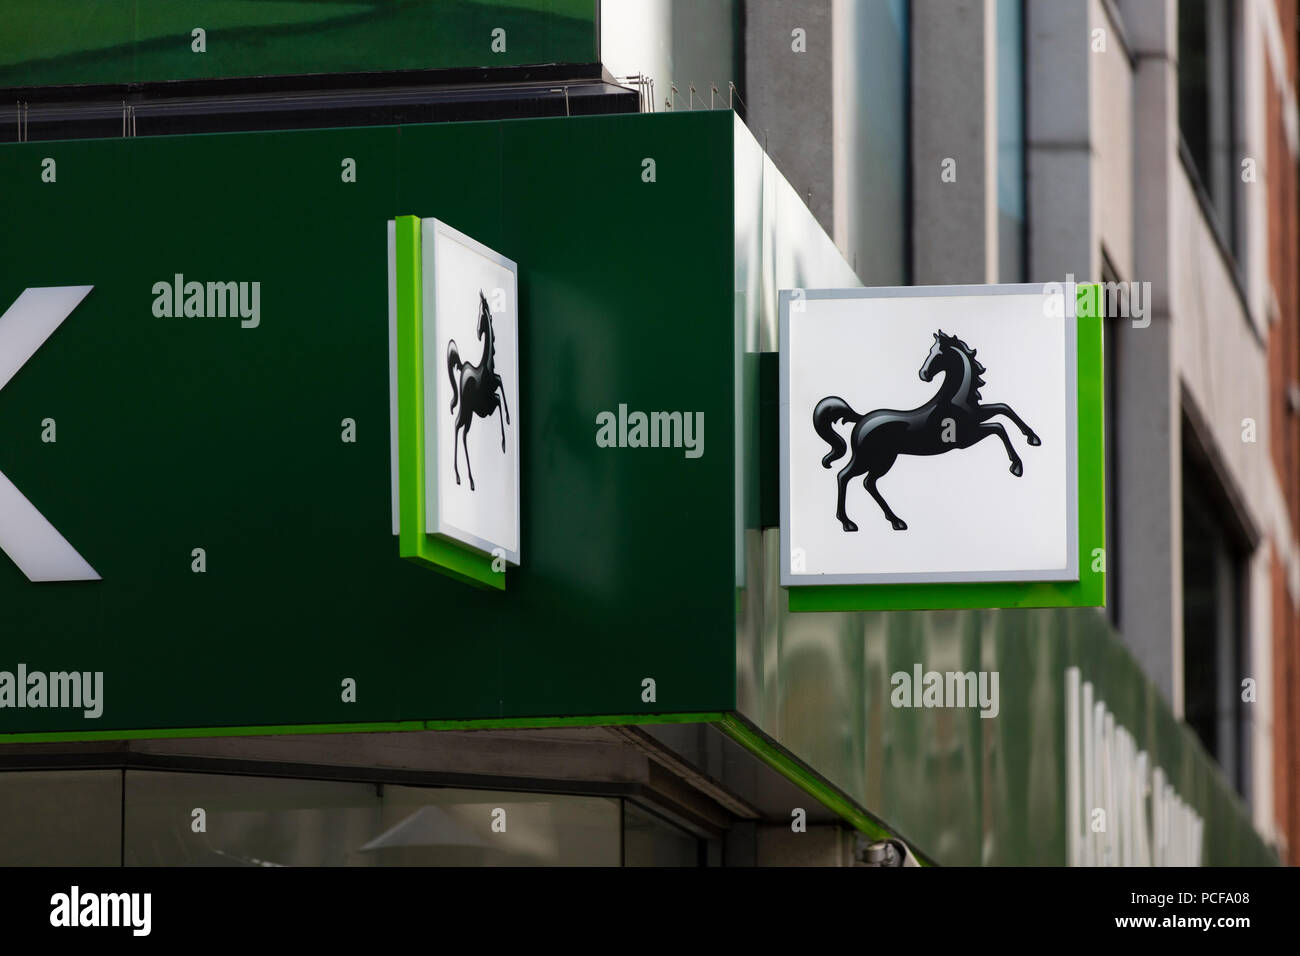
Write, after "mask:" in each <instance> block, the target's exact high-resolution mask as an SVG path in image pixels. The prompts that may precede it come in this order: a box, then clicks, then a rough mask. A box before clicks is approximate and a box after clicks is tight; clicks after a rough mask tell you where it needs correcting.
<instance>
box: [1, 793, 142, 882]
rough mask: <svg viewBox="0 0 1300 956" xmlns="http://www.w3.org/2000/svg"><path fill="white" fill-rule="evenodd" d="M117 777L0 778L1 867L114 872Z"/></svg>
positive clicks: (118, 850)
mask: <svg viewBox="0 0 1300 956" xmlns="http://www.w3.org/2000/svg"><path fill="white" fill-rule="evenodd" d="M121 862H122V771H120V770H50V771H45V770H21V771H14V772H12V773H11V772H5V773H0V866H118V865H119V864H120V863H121Z"/></svg>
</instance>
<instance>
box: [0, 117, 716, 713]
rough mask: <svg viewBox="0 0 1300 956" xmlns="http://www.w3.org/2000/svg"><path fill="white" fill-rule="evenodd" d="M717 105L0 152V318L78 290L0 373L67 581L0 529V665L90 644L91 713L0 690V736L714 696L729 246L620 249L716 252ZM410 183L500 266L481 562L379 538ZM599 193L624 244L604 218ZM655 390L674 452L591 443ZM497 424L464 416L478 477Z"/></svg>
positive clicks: (678, 705)
mask: <svg viewBox="0 0 1300 956" xmlns="http://www.w3.org/2000/svg"><path fill="white" fill-rule="evenodd" d="M732 122H733V120H732V117H731V115H730V114H728V113H723V112H718V113H713V114H707V113H697V114H694V115H673V116H635V115H634V116H619V117H606V118H593V119H578V120H564V119H560V120H537V121H534V120H527V121H509V122H493V123H472V124H455V125H430V126H415V127H402V128H400V129H398V128H370V129H358V130H332V131H310V132H294V133H275V134H260V133H259V134H235V135H219V136H191V137H176V138H166V139H164V138H156V139H155V138H149V139H131V140H117V141H79V142H66V143H33V144H19V145H10V146H6V147H4V148H3V149H0V183H2V184H3V188H0V218H3V221H4V222H5V225H6V228H5V231H4V246H3V250H2V252H3V254H2V255H0V262H2V263H3V266H2V267H0V270H2V271H0V312H3V313H4V318H3V319H0V327H7V326H8V325H10V324H11V322H13V320H14V319H15V315H16V313H15V314H11V312H10V311H6V310H11V309H12V306H13V305H14V304H15V303H19V304H21V303H22V302H23V301H26V300H25V298H24V297H26V298H27V299H30V298H31V296H32V295H33V294H32V293H29V292H28V290H40V289H49V288H55V289H66V288H67V287H86V286H89V287H91V288H90V291H89V292H87V293H85V295H84V298H82V299H81V300H80V302H79V303H77V304H75V306H73V307H71V308H69V309H67V314H66V317H64V318H63V319H62V321H61V322H60V323H58V325H57V327H56V328H54V329H53V330H52V331H50V333H49V334H48V336H47V337H46V338H45V340H44V341H43V343H42V344H40V345H39V346H38V347H36V348H34V349H33V350H32V352H31V357H30V359H28V360H27V361H26V362H25V363H24V364H23V365H22V367H21V368H19V369H18V370H17V371H16V373H15V374H13V376H12V378H11V380H10V381H8V383H7V384H5V385H4V386H3V388H0V473H3V474H4V475H5V476H6V479H7V480H8V481H9V482H10V483H12V485H13V487H14V488H15V489H17V491H19V492H21V494H22V496H24V498H25V499H26V500H27V501H28V502H29V504H30V506H31V508H32V509H33V510H34V511H35V512H38V513H39V514H40V515H41V516H43V517H44V519H45V520H46V521H47V522H48V524H49V525H50V527H51V528H53V529H57V530H56V533H57V534H58V535H59V536H60V537H61V538H62V540H64V541H65V542H66V543H67V545H68V548H69V549H70V550H72V551H73V552H74V553H75V554H76V555H79V556H80V557H81V558H82V559H83V560H84V562H85V564H86V565H88V566H89V568H91V569H93V572H94V574H96V575H98V578H99V579H98V580H67V579H66V578H65V579H60V580H55V581H48V580H47V581H43V582H39V583H38V582H34V581H33V580H31V579H30V578H29V576H28V575H27V574H25V573H24V571H23V569H22V568H21V567H20V565H19V564H18V563H15V561H16V558H17V555H11V557H9V558H5V557H0V605H3V607H4V608H5V612H4V624H3V627H4V640H3V642H2V643H0V671H3V672H8V673H10V674H13V675H17V673H18V667H19V665H22V666H23V667H24V668H25V669H26V673H27V674H29V675H33V674H37V673H39V674H43V675H54V674H60V673H62V674H71V673H76V674H81V675H83V676H84V675H92V676H91V677H90V678H88V679H87V680H88V681H89V682H90V684H91V685H93V683H94V677H93V675H95V674H101V675H102V694H101V700H100V712H99V713H98V714H97V715H96V716H94V717H85V716H83V713H82V712H83V710H86V709H87V708H85V707H80V708H78V707H73V706H63V705H64V704H69V703H70V697H71V691H70V690H69V691H68V692H67V693H66V694H61V695H60V696H59V697H58V699H57V700H56V699H55V698H54V697H53V695H51V694H50V693H48V692H47V693H46V694H45V695H43V699H42V700H37V699H35V698H30V697H29V698H24V705H25V704H26V703H28V702H29V701H30V703H32V704H33V705H34V706H30V707H29V706H18V705H17V702H16V699H15V700H14V701H13V702H12V703H11V704H10V705H5V703H4V697H3V686H0V733H14V732H49V731H60V732H75V733H89V732H111V731H115V730H125V729H135V730H140V729H149V728H198V727H222V726H226V727H229V726H243V725H259V726H260V725H274V726H290V725H303V724H309V723H311V724H315V723H350V724H352V723H370V722H378V723H389V724H392V723H396V722H404V721H436V720H444V719H461V720H464V719H496V718H512V717H519V718H524V717H538V716H580V715H609V714H616V715H619V714H656V713H686V712H696V711H705V710H707V711H719V710H727V709H731V707H732V706H733V704H734V695H735V615H736V609H735V580H734V564H735V562H734V546H735V544H734V543H735V528H734V515H735V509H734V507H733V505H732V501H733V495H734V494H735V480H734V471H735V469H734V461H735V459H734V442H733V441H732V437H731V436H732V435H733V419H734V415H735V402H734V395H735V390H734V382H733V367H734V365H735V362H734V350H735V347H736V341H735V335H734V320H733V306H732V301H733V287H732V283H733V272H732V261H731V257H730V256H729V255H727V254H725V252H724V254H723V255H719V256H681V257H678V256H673V257H671V261H670V260H669V259H668V258H664V259H663V260H657V259H656V258H655V255H657V253H656V254H652V255H649V256H647V254H645V250H664V251H666V250H670V249H673V248H676V247H677V246H678V244H679V243H680V241H681V238H682V236H683V235H690V236H692V237H693V241H695V242H698V243H699V244H701V246H702V247H706V248H715V249H721V250H730V249H731V247H732V242H733V216H732V202H733V199H732V179H731V176H732V173H731V168H730V167H729V165H728V164H727V163H725V162H723V163H718V162H715V161H714V160H713V157H715V156H716V155H724V156H725V155H729V154H730V151H731V142H732V134H733V129H732ZM647 157H650V158H653V159H654V160H655V165H656V169H657V176H655V177H654V178H653V179H649V180H648V178H647V177H646V176H645V167H644V166H643V160H644V159H645V158H647ZM348 160H351V161H353V163H354V164H355V170H356V176H355V182H353V181H351V179H352V177H351V176H350V175H348V176H344V175H343V171H344V170H345V168H351V166H352V164H353V163H348V162H345V161H348ZM411 212H416V213H418V214H419V215H422V216H431V217H432V216H436V217H437V218H438V219H439V220H440V221H442V222H445V223H447V224H449V225H451V226H453V227H455V228H456V229H458V230H460V231H461V232H463V233H464V234H466V235H468V236H473V237H474V238H475V239H476V240H478V241H479V242H482V243H483V244H484V245H486V246H488V247H490V248H491V249H493V250H496V251H498V252H499V253H500V254H501V255H503V256H506V257H508V258H509V259H510V260H512V261H513V262H515V263H517V264H518V296H519V314H520V315H521V316H523V317H524V319H525V320H524V321H523V322H521V323H520V328H519V354H520V360H519V374H518V382H517V383H512V387H514V388H517V389H518V408H516V407H514V404H513V401H512V402H511V406H510V408H509V411H510V414H511V416H512V419H511V422H510V424H509V425H506V426H505V431H506V433H507V435H509V433H510V431H511V430H513V429H515V428H518V430H519V435H518V438H519V442H520V455H519V462H520V471H519V498H520V520H521V529H520V538H521V540H522V541H523V542H524V551H523V558H522V560H521V563H520V565H519V566H518V567H514V566H511V567H510V568H509V570H508V573H507V578H508V587H507V589H506V590H505V591H501V590H498V589H495V588H491V589H478V588H473V587H469V586H467V585H466V584H465V583H463V582H461V581H458V580H454V579H452V578H450V577H447V576H444V575H441V574H435V573H430V571H428V570H427V569H425V568H423V567H420V566H419V565H417V564H415V563H413V562H411V561H409V560H404V559H403V558H402V556H401V553H400V550H401V547H400V543H399V539H398V538H397V537H394V534H393V527H392V487H393V483H392V482H393V474H392V466H391V457H390V453H391V443H390V366H389V357H390V353H389V322H388V312H387V288H388V275H387V255H386V230H387V227H388V223H389V221H390V220H392V219H394V218H395V217H398V216H402V215H406V214H409V213H411ZM629 223H636V224H637V230H638V231H639V234H640V235H641V237H642V242H643V250H642V254H629V252H628V250H627V249H626V247H625V245H624V244H623V243H621V242H614V241H611V239H610V237H617V236H621V235H624V234H625V233H626V231H627V227H628V224H629ZM656 261H659V263H660V264H659V265H658V266H656V265H655V264H654V263H655V262H656ZM665 270H666V271H665ZM67 304H68V303H66V302H65V303H64V305H67ZM471 318H472V317H471ZM494 321H499V318H497V317H495V315H494ZM15 327H17V326H15ZM478 341H479V340H476V338H475V336H474V334H473V332H472V331H471V332H469V333H467V334H465V335H460V334H459V333H458V345H459V347H460V351H461V357H462V359H463V360H464V361H466V362H471V363H474V362H478V361H480V358H479V355H480V352H479V344H476V343H477V342H478ZM497 354H498V357H499V358H500V357H501V349H500V347H498V353H497ZM445 364H446V363H445V359H443V360H442V367H441V368H440V369H439V370H438V374H439V375H442V376H445V375H446V367H445ZM657 410H665V411H669V412H673V411H678V412H682V413H683V414H686V413H689V414H690V416H691V421H692V422H695V421H699V422H701V423H702V428H701V429H700V433H699V434H695V430H694V429H693V432H692V442H693V444H694V448H685V447H671V442H670V444H669V446H668V447H665V446H663V445H659V446H658V447H655V445H653V444H652V443H650V442H649V441H648V440H646V441H637V440H635V438H636V429H635V428H634V427H631V428H629V429H628V430H627V433H626V435H625V436H624V437H625V438H626V441H624V442H623V443H622V444H616V447H607V446H608V442H607V441H604V440H602V428H601V422H603V421H605V420H606V418H607V417H609V416H612V417H613V418H614V419H617V418H618V417H619V416H620V414H622V415H623V416H624V417H625V418H627V419H632V418H635V417H636V416H637V413H638V412H641V413H651V414H652V413H653V412H655V411H657ZM441 412H444V413H446V412H447V410H446V409H445V408H443V409H441ZM448 414H449V413H448ZM637 420H640V419H639V418H637ZM647 420H648V419H647ZM450 421H451V419H450V418H449V419H448V422H450ZM503 424H504V423H503V422H500V423H499V422H498V421H497V420H496V419H495V418H493V419H485V418H479V419H478V421H477V424H475V425H474V429H473V431H472V433H471V435H470V452H471V454H472V455H474V458H473V461H472V467H473V470H474V471H473V473H474V476H475V478H476V479H479V482H480V489H481V488H482V487H483V485H482V483H483V481H485V480H486V476H487V473H488V470H489V468H490V466H491V461H490V459H489V458H488V457H487V455H488V453H489V452H490V451H493V450H495V452H496V454H498V455H499V454H500V450H499V444H498V445H495V446H494V445H493V442H492V441H491V440H490V439H496V440H497V441H498V442H499V440H500V435H501V430H502V428H501V426H502V425H503ZM604 431H606V432H607V431H608V429H605V430H604ZM606 437H608V436H606ZM479 438H483V439H489V440H486V441H484V442H483V447H482V448H480V447H478V446H476V444H475V442H476V441H477V440H478V439H479ZM463 453H464V452H463V448H462V455H463ZM465 465H466V462H465V460H464V458H463V457H462V458H461V459H460V462H459V467H460V468H461V469H462V472H463V471H464V469H465ZM18 517H21V516H18ZM15 520H16V515H15V513H14V512H12V511H8V510H7V511H6V512H5V513H3V514H0V525H3V530H0V540H6V541H7V540H9V537H10V536H11V535H12V527H11V526H12V525H13V523H14V522H15ZM647 680H649V681H652V682H653V684H652V685H647V684H646V683H645V682H646V681H647ZM348 682H352V683H350V684H349V683H348ZM650 688H653V689H652V690H651V689H650ZM65 689H66V687H65ZM54 703H57V704H59V705H60V706H52V704H54Z"/></svg>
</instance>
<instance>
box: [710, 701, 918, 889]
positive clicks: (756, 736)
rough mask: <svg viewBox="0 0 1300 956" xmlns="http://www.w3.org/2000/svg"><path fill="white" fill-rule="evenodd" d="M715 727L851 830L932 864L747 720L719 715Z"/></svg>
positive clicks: (728, 715) (912, 845)
mask: <svg viewBox="0 0 1300 956" xmlns="http://www.w3.org/2000/svg"><path fill="white" fill-rule="evenodd" d="M716 726H717V727H718V729H719V730H721V731H722V732H723V733H725V734H726V735H727V736H728V737H730V738H731V739H732V740H734V741H736V743H738V744H740V745H741V746H742V747H744V748H745V749H746V750H748V751H749V752H750V753H751V754H753V755H754V756H755V757H757V758H758V759H760V760H762V761H763V763H765V764H767V765H768V766H769V767H771V768H772V769H773V770H775V771H776V772H777V773H779V774H781V775H782V776H783V777H785V778H786V779H787V780H789V781H790V782H791V783H793V784H794V785H795V786H796V787H798V788H799V789H800V790H802V791H804V792H805V793H807V794H808V795H809V796H811V797H813V798H814V799H816V800H817V801H819V802H820V803H821V804H823V805H824V806H825V807H826V808H827V809H829V810H831V811H833V812H834V813H837V814H839V816H840V817H842V818H843V819H844V820H845V821H846V822H847V823H849V824H851V825H852V826H853V828H854V829H856V830H858V831H860V832H862V833H864V834H866V835H867V836H868V837H870V838H871V839H873V840H885V839H890V838H892V839H897V840H902V841H903V842H904V843H906V844H907V847H908V849H909V850H911V851H912V854H913V855H914V856H915V857H916V859H917V862H918V863H920V864H921V865H922V866H933V865H934V864H933V861H932V860H930V859H929V857H927V856H925V855H924V854H923V853H922V852H921V851H920V850H919V849H918V848H917V847H916V845H915V844H914V843H912V841H911V840H907V839H904V838H903V837H901V836H898V835H897V834H895V833H891V832H890V831H889V830H888V829H886V828H885V827H884V825H882V824H881V823H880V821H878V820H877V819H876V818H875V817H873V816H871V814H869V813H867V812H866V811H865V810H863V809H862V808H861V807H859V806H858V805H857V803H855V802H854V801H853V799H852V798H850V797H848V796H846V795H845V794H844V793H842V792H841V791H840V790H839V788H837V787H836V786H835V785H834V784H831V783H829V782H828V781H826V780H824V779H823V778H822V777H821V776H819V775H818V774H817V773H815V772H814V771H812V770H809V769H808V768H807V767H806V766H805V765H804V764H803V763H802V762H801V761H800V760H799V759H798V758H796V757H793V756H791V755H790V754H789V753H787V752H786V751H785V750H783V749H782V748H780V747H778V746H777V745H775V744H773V743H772V742H771V741H769V740H768V739H767V737H766V736H764V735H763V734H762V733H761V732H759V731H758V730H756V729H755V728H754V727H753V726H751V725H750V724H749V723H748V722H747V721H745V720H742V719H741V718H739V717H737V716H736V715H735V714H723V715H722V718H721V719H720V720H718V721H716Z"/></svg>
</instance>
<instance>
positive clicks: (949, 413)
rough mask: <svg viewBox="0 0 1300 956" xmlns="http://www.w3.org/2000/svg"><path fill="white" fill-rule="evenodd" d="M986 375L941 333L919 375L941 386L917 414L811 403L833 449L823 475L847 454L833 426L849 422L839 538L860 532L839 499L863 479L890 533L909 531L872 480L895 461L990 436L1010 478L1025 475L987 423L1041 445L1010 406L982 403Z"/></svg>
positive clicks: (835, 400) (968, 352)
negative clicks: (1006, 422)
mask: <svg viewBox="0 0 1300 956" xmlns="http://www.w3.org/2000/svg"><path fill="white" fill-rule="evenodd" d="M984 370H985V369H984V366H983V365H981V364H980V363H979V362H978V361H977V360H976V358H975V350H974V349H973V348H971V347H970V346H969V345H967V344H966V343H965V342H963V341H962V340H961V339H959V338H957V336H955V335H945V334H944V333H943V330H942V329H940V330H939V331H938V332H936V333H934V346H933V347H932V348H931V349H930V354H929V355H927V356H926V359H925V363H924V364H923V365H922V366H921V369H920V372H919V375H920V376H921V381H923V382H929V381H932V380H933V379H934V377H935V376H936V375H938V374H939V373H940V372H942V373H944V378H943V384H942V385H941V386H940V387H939V391H938V392H936V393H935V395H934V397H933V398H931V399H930V400H929V401H928V402H926V403H925V404H924V405H922V406H921V407H919V408H913V409H911V410H910V411H897V410H895V409H892V408H877V409H876V410H875V411H872V412H868V413H867V414H865V415H859V414H858V413H857V412H855V411H854V410H853V409H852V408H850V407H849V403H848V402H846V401H844V399H842V398H839V397H837V396H834V395H831V396H828V397H826V398H823V399H822V400H821V401H820V402H818V403H817V407H816V408H814V409H813V427H814V428H815V429H817V434H818V435H820V436H821V437H822V439H823V440H824V441H825V442H826V444H828V445H830V446H831V450H830V451H829V452H827V454H826V455H825V457H823V458H822V467H823V468H829V467H830V466H831V462H833V461H835V460H836V459H838V458H840V457H841V456H842V455H843V454H844V453H845V451H847V450H848V446H846V445H845V443H844V439H843V438H842V437H840V435H839V433H838V432H836V431H835V427H834V426H835V425H836V424H837V423H839V422H852V423H853V432H852V435H851V439H850V440H851V441H852V444H853V452H852V455H851V456H850V457H849V461H848V464H846V465H845V466H844V467H843V468H841V469H840V473H839V476H838V481H839V496H838V499H837V506H836V509H835V517H836V518H838V519H839V520H840V524H842V525H843V526H844V530H845V531H857V530H858V526H857V525H856V524H854V523H853V522H852V521H851V520H850V519H849V516H848V514H847V513H846V512H845V510H844V493H845V491H846V490H847V488H848V484H849V482H850V481H851V480H853V479H854V478H856V477H857V476H858V475H866V477H865V478H864V479H863V480H862V484H863V486H864V487H865V488H866V489H867V491H868V492H870V493H871V497H873V498H875V499H876V503H877V504H878V505H880V510H881V511H883V512H884V513H885V517H886V518H888V519H889V522H890V524H892V525H893V526H894V530H895V531H906V530H907V522H905V521H904V520H903V519H902V518H900V517H899V516H898V515H896V514H894V512H893V510H892V509H891V508H890V507H889V503H888V502H887V501H885V499H884V498H883V497H882V496H881V494H880V489H878V488H877V487H876V481H877V480H878V479H880V478H881V477H882V476H883V475H884V474H885V472H887V471H889V469H890V468H892V467H893V465H894V461H895V459H897V458H898V456H899V455H941V454H943V453H944V452H946V451H952V450H953V449H954V448H969V447H970V446H971V445H974V444H975V443H976V442H978V441H981V440H982V439H985V438H988V437H989V436H990V435H996V436H997V437H998V438H999V439H1001V441H1002V444H1003V445H1004V446H1006V449H1007V457H1008V458H1009V459H1010V460H1011V469H1010V471H1011V474H1013V475H1015V476H1016V477H1017V478H1019V477H1020V476H1021V475H1022V474H1024V466H1023V464H1021V461H1020V456H1019V455H1017V454H1016V450H1015V448H1014V447H1013V446H1012V444H1011V439H1010V438H1008V437H1007V431H1006V429H1005V428H1003V427H1002V424H1001V423H1000V422H990V421H989V419H990V418H992V417H993V416H994V415H1004V416H1006V417H1007V418H1008V419H1010V420H1011V421H1012V422H1014V423H1015V425H1016V427H1017V428H1019V429H1020V431H1021V432H1022V433H1023V434H1024V436H1025V440H1026V441H1027V442H1029V444H1031V445H1041V444H1042V441H1041V440H1040V439H1039V437H1038V436H1037V435H1035V434H1034V432H1033V430H1032V429H1031V428H1030V427H1029V426H1028V425H1026V424H1025V423H1024V421H1022V420H1021V418H1020V416H1019V415H1017V414H1016V413H1015V411H1013V410H1012V408H1011V406H1009V405H1003V404H1002V403H1000V402H990V403H989V404H987V405H981V404H980V392H979V390H980V386H982V385H984V380H983V379H982V378H980V374H981V373H982V372H984Z"/></svg>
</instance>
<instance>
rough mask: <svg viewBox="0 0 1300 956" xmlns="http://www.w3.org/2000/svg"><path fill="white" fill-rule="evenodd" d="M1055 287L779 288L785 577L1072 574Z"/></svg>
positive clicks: (1063, 347)
mask: <svg viewBox="0 0 1300 956" xmlns="http://www.w3.org/2000/svg"><path fill="white" fill-rule="evenodd" d="M1052 296H1053V293H1052V291H1051V287H1044V286H1041V285H1009V286H1008V285H1001V286H999V285H994V286H942V287H909V288H892V289H844V290H796V291H795V292H783V293H782V294H781V344H780V348H781V356H780V361H781V406H780V428H781V469H782V473H781V537H782V552H783V556H782V565H781V583H782V584H783V585H786V586H790V585H815V584H877V583H878V584H886V583H888V584H907V583H923V582H957V581H985V582H987V581H1075V580H1078V570H1079V569H1078V510H1077V507H1076V501H1077V487H1078V485H1077V474H1076V462H1077V418H1076V414H1077V408H1076V406H1077V399H1078V396H1077V391H1076V379H1077V366H1076V352H1077V343H1076V338H1075V323H1076V321H1077V320H1076V319H1075V317H1074V311H1073V308H1072V307H1071V308H1069V309H1068V310H1067V309H1066V308H1065V307H1064V295H1063V294H1062V293H1061V292H1059V291H1058V292H1056V293H1055V299H1054V300H1053V298H1052ZM1064 312H1068V314H1062V313H1064Z"/></svg>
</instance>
